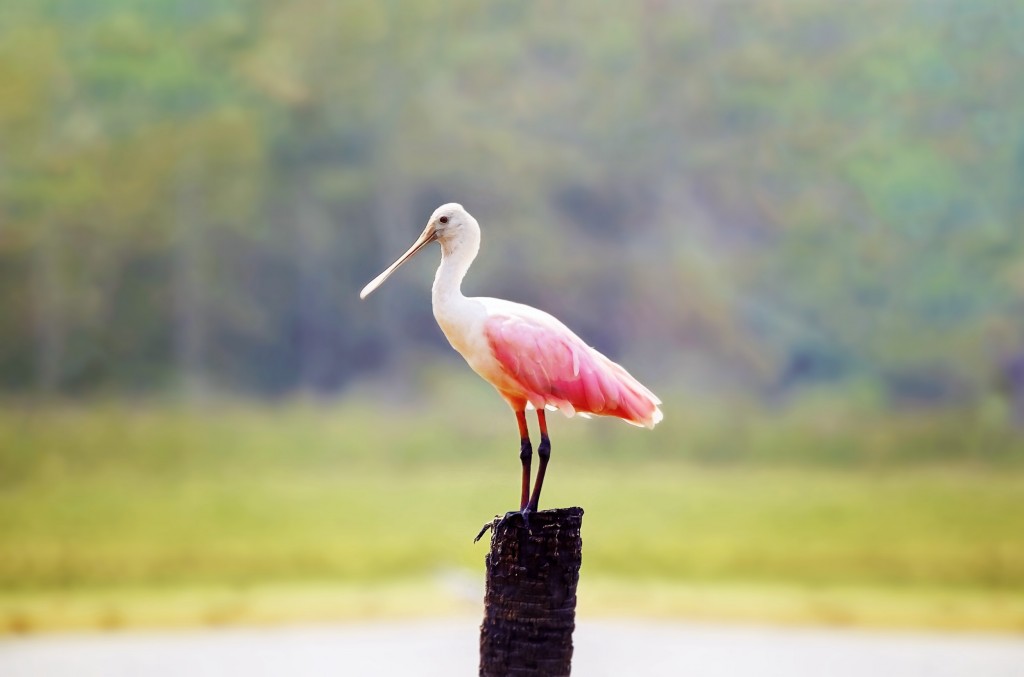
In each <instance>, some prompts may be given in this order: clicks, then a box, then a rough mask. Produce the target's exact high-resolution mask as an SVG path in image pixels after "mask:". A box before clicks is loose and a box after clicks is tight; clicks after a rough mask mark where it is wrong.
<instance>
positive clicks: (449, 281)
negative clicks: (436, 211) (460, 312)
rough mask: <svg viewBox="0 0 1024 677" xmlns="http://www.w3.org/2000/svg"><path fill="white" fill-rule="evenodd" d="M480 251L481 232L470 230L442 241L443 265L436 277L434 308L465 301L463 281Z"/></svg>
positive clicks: (433, 289) (432, 297) (433, 291)
mask: <svg viewBox="0 0 1024 677" xmlns="http://www.w3.org/2000/svg"><path fill="white" fill-rule="evenodd" d="M479 251H480V231H479V229H476V228H468V229H465V230H464V231H463V232H461V233H459V235H458V236H457V237H454V238H452V239H451V240H441V265H440V266H439V267H438V269H437V274H436V275H435V276H434V286H433V287H432V288H431V300H432V302H433V304H434V308H435V309H437V307H438V306H445V305H448V304H450V303H451V302H453V301H455V302H457V301H459V300H461V299H464V298H465V296H463V294H462V280H463V278H464V277H466V271H468V270H469V266H470V265H471V264H472V263H473V259H475V258H476V255H477V252H479Z"/></svg>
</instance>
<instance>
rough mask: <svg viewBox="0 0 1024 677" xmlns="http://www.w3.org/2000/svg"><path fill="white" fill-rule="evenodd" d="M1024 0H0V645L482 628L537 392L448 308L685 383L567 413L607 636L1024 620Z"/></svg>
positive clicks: (553, 489)
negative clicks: (286, 624)
mask: <svg viewBox="0 0 1024 677" xmlns="http://www.w3.org/2000/svg"><path fill="white" fill-rule="evenodd" d="M1022 34H1024V7H1022V6H1021V5H1020V3H1016V2H1013V1H1012V0H1005V1H1001V0H971V1H967V0H962V1H959V0H958V1H950V0H900V1H898V2H890V1H888V0H878V1H870V0H860V1H857V2H831V1H826V0H799V1H798V0H786V1H782V0H759V1H757V2H754V1H752V0H751V1H746V2H712V1H711V0H707V1H703V2H681V1H671V0H661V1H659V0H649V1H647V2H638V3H611V2H537V3H520V2H508V1H506V2H493V3H477V2H468V1H465V0H457V1H455V2H447V1H446V2H440V1H433V0H424V1H409V0H404V1H402V0H399V1H389V2H377V3H362V2H324V1H316V0H289V1H287V2H269V1H260V0H254V1H252V2H245V3H240V2H233V1H229V0H202V1H199V0H173V1H171V0H134V1H133V0H92V1H90V2H81V1H80V0H39V1H33V2H26V1H21V0H5V2H4V3H3V4H2V5H0V391H2V404H3V406H2V409H0V632H3V631H7V632H32V631H40V630H48V629H68V628H121V627H136V626H153V625H164V626H166V625H197V624H199V625H202V624H224V623H260V622H279V621H292V620H296V621H298V620H303V621H305V620H330V619H362V618H369V617H389V618H390V617H397V616H403V617H407V616H416V615H437V614H452V613H470V614H472V613H476V612H477V610H478V608H479V606H478V605H479V591H480V585H481V583H480V576H481V572H482V559H483V555H484V552H485V549H486V547H485V545H483V544H477V545H475V546H474V545H473V544H472V543H471V538H472V536H473V535H474V534H475V533H476V531H477V529H478V528H479V526H480V525H481V524H482V523H483V522H484V521H485V520H487V519H489V518H490V516H491V515H493V514H495V513H501V512H504V511H505V510H507V509H510V508H513V507H515V504H516V502H517V500H518V481H519V460H518V436H517V434H516V428H515V425H514V419H513V417H512V416H511V414H510V412H509V411H508V410H507V407H506V405H505V404H504V403H503V402H502V401H501V399H500V398H499V397H497V396H496V394H495V393H494V392H493V391H492V390H491V389H490V387H489V386H487V385H486V384H484V383H483V382H481V381H479V380H478V379H477V377H476V376H475V375H474V374H472V373H471V372H470V370H469V369H468V367H466V366H465V365H464V364H463V363H462V361H461V359H460V358H459V357H458V355H456V354H455V353H454V352H453V351H452V350H451V349H450V348H449V347H448V346H447V344H446V343H445V341H444V338H443V336H442V335H441V333H440V331H439V330H438V328H437V327H436V325H435V323H434V321H433V317H432V315H431V310H430V303H429V291H428V290H429V285H430V279H431V275H432V270H433V266H434V265H436V258H435V256H436V254H435V253H434V252H431V254H430V255H423V256H421V257H419V259H417V261H415V262H414V263H413V264H410V265H409V266H406V267H405V268H403V269H402V271H401V272H400V273H399V274H398V275H396V276H395V277H393V278H392V279H391V280H389V282H388V283H387V284H386V285H385V286H384V287H383V288H382V289H381V290H380V291H379V292H378V293H377V294H375V295H374V296H373V297H371V298H370V299H369V300H367V301H365V302H361V301H359V299H358V291H359V289H360V288H361V287H362V286H363V284H365V283H366V282H367V281H368V280H369V279H371V278H372V277H373V276H374V275H375V274H376V273H377V272H379V271H380V270H381V269H382V268H383V267H384V266H385V265H386V264H388V263H390V262H391V261H392V260H393V259H394V258H395V257H396V256H397V255H398V254H400V253H401V252H403V251H404V250H405V248H406V247H407V246H408V245H409V244H411V242H412V240H413V239H414V238H415V236H416V235H417V234H418V233H419V232H420V231H421V230H422V228H423V225H424V224H425V222H426V219H427V217H428V216H429V214H430V213H431V211H432V210H433V209H434V208H435V207H436V206H437V205H438V204H440V203H442V202H448V201H457V202H461V203H462V204H464V205H465V206H466V207H467V208H468V209H469V210H470V211H471V212H472V213H473V214H475V215H476V216H477V218H478V219H479V220H480V222H481V224H482V227H483V231H484V232H483V250H482V253H481V256H480V258H479V259H478V261H477V264H476V265H475V266H474V268H473V270H472V272H471V273H470V277H469V278H468V279H467V282H466V284H465V289H466V291H467V292H468V293H473V294H480V295H487V296H500V297H505V298H510V299H513V300H516V301H520V302H525V303H530V304H533V305H536V306H538V307H541V308H543V309H545V310H547V311H549V312H552V313H553V314H555V315H557V316H559V317H560V318H561V319H562V320H564V321H565V322H566V323H567V324H568V325H569V326H571V327H573V328H574V329H575V330H576V331H577V332H578V333H579V334H580V335H581V336H583V337H584V338H585V339H586V340H588V341H589V342H590V343H592V344H593V345H595V346H597V347H598V348H599V349H601V350H602V351H603V352H605V353H607V354H608V355H610V356H611V357H613V358H614V359H616V360H618V361H620V362H622V363H623V364H625V365H626V366H627V367H628V368H629V369H630V370H631V371H632V372H633V373H634V374H635V375H636V376H638V377H639V378H640V379H641V380H642V381H644V382H645V383H647V384H648V385H650V386H651V388H652V389H653V390H655V391H656V392H657V393H658V394H659V395H661V397H662V399H663V400H664V401H665V404H664V407H663V409H664V411H665V415H666V418H665V421H664V423H662V424H661V425H659V427H658V428H656V429H655V430H654V431H653V432H648V431H641V430H636V429H633V428H630V427H628V426H624V425H622V424H620V423H618V422H614V421H600V420H595V421H587V422H584V421H578V420H573V421H565V420H563V419H561V418H558V419H557V420H556V419H552V436H553V440H554V447H553V460H552V465H551V468H550V472H549V475H548V481H547V484H546V487H545V501H546V503H547V504H548V505H549V506H551V505H575V504H578V505H582V506H583V507H584V508H585V509H586V510H587V518H586V521H585V524H584V540H585V552H584V555H585V557H584V568H583V573H582V581H581V588H580V612H581V614H590V615H613V616H622V615H634V616H659V617H673V618H700V619H705V618H707V619H722V620H745V621H746V620H751V621H758V622H783V623H831V624H845V625H867V626H884V627H893V626H901V627H944V628H954V629H999V630H1012V631H1018V632H1019V631H1021V630H1024V127H1022V120H1024V70H1022V69H1021V67H1020V64H1021V63H1022V61H1024V42H1022V41H1021V35H1022Z"/></svg>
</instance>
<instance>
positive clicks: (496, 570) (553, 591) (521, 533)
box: [480, 508, 583, 677]
mask: <svg viewBox="0 0 1024 677" xmlns="http://www.w3.org/2000/svg"><path fill="white" fill-rule="evenodd" d="M582 523H583V508H559V509H558V510H543V511H540V512H537V513H533V514H532V515H530V529H529V531H528V530H527V529H526V527H525V526H524V525H523V520H522V519H521V518H520V517H518V516H511V517H509V519H507V520H504V521H503V522H502V521H500V520H499V519H498V518H495V520H494V521H493V522H492V523H491V550H490V552H489V553H488V555H487V558H486V560H485V562H486V565H487V590H486V594H485V596H484V622H483V625H481V626H480V675H481V677H563V676H568V675H569V672H570V670H571V669H572V631H573V629H574V628H575V627H576V584H577V582H578V581H579V577H580V564H581V562H582V546H583V543H582V541H581V540H580V526H581V525H582Z"/></svg>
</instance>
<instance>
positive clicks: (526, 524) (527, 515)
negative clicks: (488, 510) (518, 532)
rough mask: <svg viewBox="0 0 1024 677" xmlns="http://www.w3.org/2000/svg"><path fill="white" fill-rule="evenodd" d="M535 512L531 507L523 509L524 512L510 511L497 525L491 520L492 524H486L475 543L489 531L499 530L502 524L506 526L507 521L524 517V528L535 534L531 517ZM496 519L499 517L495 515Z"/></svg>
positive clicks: (474, 540)
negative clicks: (531, 526) (531, 525)
mask: <svg viewBox="0 0 1024 677" xmlns="http://www.w3.org/2000/svg"><path fill="white" fill-rule="evenodd" d="M533 512H534V511H533V509H531V508H530V507H529V506H527V507H525V508H523V509H522V510H509V511H508V512H507V513H505V515H504V517H502V518H501V519H499V520H498V522H497V523H495V522H494V520H491V521H490V522H488V523H487V524H485V525H484V526H483V528H482V529H480V533H478V534H477V535H476V538H474V539H473V542H474V543H476V542H477V541H479V540H480V539H481V538H483V536H484V534H486V533H487V530H488V529H497V528H498V527H500V526H501V525H502V524H504V523H505V521H506V520H508V519H511V518H513V517H522V518H523V526H524V527H526V531H528V532H530V533H533V530H532V529H531V528H530V515H531V514H533ZM495 517H497V515H495Z"/></svg>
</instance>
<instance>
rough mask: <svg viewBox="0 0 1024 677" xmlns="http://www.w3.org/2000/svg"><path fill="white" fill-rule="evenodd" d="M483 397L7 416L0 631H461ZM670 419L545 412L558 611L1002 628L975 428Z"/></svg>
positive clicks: (1006, 545) (998, 450)
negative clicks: (562, 534)
mask: <svg viewBox="0 0 1024 677" xmlns="http://www.w3.org/2000/svg"><path fill="white" fill-rule="evenodd" d="M459 387H462V386H459ZM465 387H467V388H472V386H465ZM465 395H466V394H463V395H459V396H458V397H457V399H456V401H478V398H475V393H469V394H468V395H469V397H466V396H465ZM444 397H448V395H444ZM484 401H487V400H484ZM489 403H490V404H494V405H495V406H491V407H486V406H481V408H480V411H471V412H452V411H443V410H437V409H435V408H434V407H419V406H414V405H405V406H396V407H394V408H393V409H392V410H391V411H390V412H386V413H382V412H380V411H377V410H373V409H370V408H367V407H363V406H360V405H358V404H354V403H351V402H350V403H340V404H333V405H321V404H316V403H310V402H293V403H288V404H282V405H278V406H273V407H271V406H269V405H267V406H257V405H252V404H245V405H242V404H230V403H228V404H226V403H218V404H216V405H212V404H211V405H210V406H208V407H203V408H192V409H182V408H176V407H172V406H167V405H160V404H156V403H150V404H141V405H135V406H131V405H127V404H124V403H107V404H91V405H88V406H83V405H63V406H61V405H54V406H47V407H45V408H39V407H32V408H27V407H19V406H9V407H7V408H6V409H5V411H4V412H3V413H2V414H0V631H3V630H7V631H29V630H41V629H52V628H62V627H121V626H131V625H152V624H162V625H176V624H194V623H222V622H236V621H241V622H271V621H279V620H292V619H303V620H310V619H337V618H363V617H367V616H390V615H410V614H432V613H449V612H458V611H472V612H474V613H475V609H477V606H476V605H477V604H478V602H476V601H474V594H475V592H474V591H475V590H476V589H477V588H478V586H479V585H480V582H479V580H478V576H479V574H480V572H481V571H482V566H481V564H482V558H483V556H484V554H485V552H486V546H485V545H484V544H482V543H481V544H476V545H474V544H473V543H472V536H473V535H475V533H476V531H477V530H478V528H479V527H480V525H481V524H482V523H483V522H484V521H486V520H487V519H488V518H489V517H490V516H491V515H493V514H495V513H498V512H503V511H505V510H507V509H510V508H512V507H514V504H515V503H516V502H517V498H518V469H519V468H518V454H517V451H518V448H517V444H516V439H515V437H516V436H515V433H514V422H513V420H512V418H511V416H509V415H507V412H505V411H503V410H502V408H501V407H500V406H499V405H497V403H494V402H489ZM673 411H681V412H684V413H681V414H680V415H678V416H675V415H674V416H673V417H670V418H669V419H668V420H667V421H666V424H665V425H664V426H659V428H658V429H657V430H656V431H654V432H653V433H648V432H645V431H640V430H635V429H631V428H628V427H626V426H622V425H621V424H616V423H615V422H609V421H591V422H587V423H581V422H575V421H574V422H565V421H563V420H562V419H560V418H558V419H554V418H553V419H552V435H553V439H554V449H553V460H552V465H551V468H550V472H549V474H548V482H547V483H546V487H545V495H544V500H543V501H542V507H543V505H545V504H546V505H548V506H552V505H582V506H584V508H585V509H586V511H587V516H586V519H585V523H584V540H585V551H584V552H585V559H584V569H583V579H582V583H581V593H580V594H581V602H580V604H581V612H582V613H591V614H606V613H613V614H644V615H664V616H685V617H698V618H737V619H744V620H767V621H781V622H828V623H849V624H867V625H899V626H937V627H954V628H998V629H1009V630H1018V631H1020V630H1024V510H1022V508H1024V468H1022V467H1021V464H1020V463H1019V459H1020V445H1021V443H1020V440H1019V439H1017V438H1016V437H1014V436H1013V433H1012V431H1010V430H1008V429H1005V428H1004V427H1002V426H1001V425H1000V424H998V423H996V422H987V421H988V418H986V417H987V416H988V414H986V413H984V412H980V413H979V412H970V413H965V412H951V413H950V415H949V416H948V417H936V416H928V417H924V416H918V415H915V414H911V413H907V414H903V415H889V416H886V417H881V416H879V417H878V418H877V420H873V419H872V418H871V417H870V416H868V415H866V414H863V413H856V414H855V413H850V412H848V413H846V414H838V413H836V412H835V411H830V410H828V409H827V408H822V407H820V406H819V407H816V408H813V409H807V408H803V409H799V408H798V409H795V410H792V411H789V412H787V413H785V414H782V413H779V414H777V415H774V416H773V415H769V414H766V413H763V412H761V413H756V412H755V411H754V410H751V412H745V411H743V410H742V408H739V409H735V410H733V412H732V420H733V423H732V424H729V422H728V421H727V420H726V419H725V418H724V415H723V414H721V413H718V414H716V413H715V412H713V411H706V412H705V411H700V409H699V407H688V408H683V407H679V408H676V409H673ZM506 419H508V420H506ZM957 445H958V446H957ZM951 449H955V450H956V451H957V452H958V453H957V455H958V456H959V457H958V458H957V457H955V456H956V455H954V454H953V453H952V452H951V451H950V450H951Z"/></svg>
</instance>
